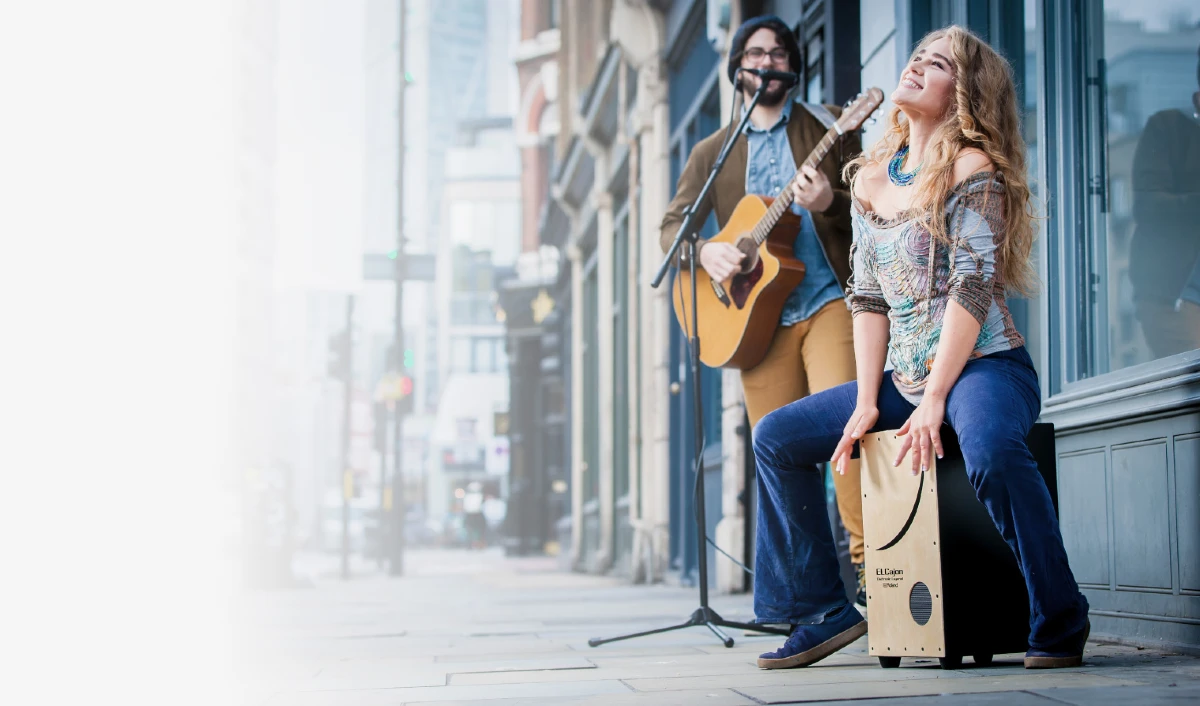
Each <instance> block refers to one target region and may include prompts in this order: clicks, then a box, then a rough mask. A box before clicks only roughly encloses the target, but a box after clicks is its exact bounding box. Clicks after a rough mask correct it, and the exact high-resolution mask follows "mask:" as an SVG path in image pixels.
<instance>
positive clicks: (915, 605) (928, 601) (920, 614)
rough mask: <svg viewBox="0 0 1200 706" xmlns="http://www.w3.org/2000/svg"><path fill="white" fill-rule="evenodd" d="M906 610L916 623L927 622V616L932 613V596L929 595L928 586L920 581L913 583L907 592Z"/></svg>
mask: <svg viewBox="0 0 1200 706" xmlns="http://www.w3.org/2000/svg"><path fill="white" fill-rule="evenodd" d="M908 612H909V613H911V614H912V619H913V620H915V621H917V625H924V624H925V623H928V622H929V616H931V615H933V596H931V595H929V587H928V586H926V585H925V584H924V583H922V582H921V581H918V582H916V583H915V584H913V587H912V591H910V592H909V594H908Z"/></svg>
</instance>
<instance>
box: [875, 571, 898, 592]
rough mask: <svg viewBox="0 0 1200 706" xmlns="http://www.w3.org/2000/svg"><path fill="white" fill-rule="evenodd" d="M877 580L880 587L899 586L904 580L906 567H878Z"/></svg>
mask: <svg viewBox="0 0 1200 706" xmlns="http://www.w3.org/2000/svg"><path fill="white" fill-rule="evenodd" d="M875 580H876V581H878V582H879V587H880V588H899V587H900V582H901V581H903V580H904V569H889V568H886V567H885V568H876V569H875Z"/></svg>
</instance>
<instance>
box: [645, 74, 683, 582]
mask: <svg viewBox="0 0 1200 706" xmlns="http://www.w3.org/2000/svg"><path fill="white" fill-rule="evenodd" d="M638 81H639V82H640V85H639V87H638V103H639V110H638V132H639V134H640V138H639V143H640V145H639V149H638V154H639V156H640V159H639V161H640V162H641V167H642V169H641V186H642V191H641V214H640V215H641V218H640V223H639V232H640V236H641V237H640V243H639V250H640V251H641V258H642V262H643V263H644V266H643V267H642V272H641V282H640V283H639V285H640V286H641V287H642V292H643V297H642V313H641V338H642V360H641V361H640V363H641V365H642V366H643V374H642V390H641V394H642V400H643V404H644V405H645V407H644V410H645V411H644V414H643V417H642V432H641V433H642V434H643V435H644V436H645V439H646V442H645V443H644V444H643V446H642V469H643V476H642V493H643V496H644V497H643V500H642V508H643V514H644V516H645V517H644V519H643V522H642V528H641V529H642V531H643V532H644V533H647V534H648V535H649V536H648V537H647V541H646V542H645V543H644V546H645V547H646V549H647V552H648V556H647V557H646V558H645V562H646V564H647V567H648V568H647V580H648V581H661V580H662V579H663V576H664V574H665V573H666V569H667V564H668V562H669V560H670V556H669V554H670V526H671V524H670V523H671V466H670V458H671V456H670V449H671V445H670V441H671V440H670V430H671V421H670V403H671V397H670V395H671V393H670V389H669V388H670V384H671V376H670V371H669V370H668V365H669V362H670V337H669V336H670V332H671V327H672V326H675V322H674V316H673V315H672V314H671V309H670V299H669V291H670V280H669V279H668V280H666V281H664V283H663V285H662V286H660V287H659V288H658V289H651V288H650V280H651V279H652V278H653V277H654V274H655V272H657V269H658V265H659V263H660V262H661V261H662V258H663V254H662V248H661V247H660V245H659V240H658V234H659V224H660V223H661V222H662V216H663V213H665V212H666V210H667V204H668V202H669V201H670V193H671V161H670V160H671V156H670V113H669V112H668V109H669V106H668V104H667V82H666V66H665V65H664V64H663V62H662V61H661V60H660V59H658V58H657V57H654V58H653V59H651V60H649V61H648V62H647V63H646V64H645V65H644V66H642V68H641V69H640V70H639V71H638Z"/></svg>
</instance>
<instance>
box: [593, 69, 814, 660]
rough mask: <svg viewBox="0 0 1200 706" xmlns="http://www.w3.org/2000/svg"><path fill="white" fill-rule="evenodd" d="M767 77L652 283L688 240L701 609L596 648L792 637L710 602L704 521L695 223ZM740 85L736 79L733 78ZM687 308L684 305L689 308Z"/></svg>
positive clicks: (659, 278)
mask: <svg viewBox="0 0 1200 706" xmlns="http://www.w3.org/2000/svg"><path fill="white" fill-rule="evenodd" d="M767 83H769V81H765V80H764V81H761V82H760V83H759V87H758V90H757V91H756V92H755V93H754V99H753V100H752V101H750V107H749V108H748V109H747V110H746V111H745V115H743V116H742V121H741V122H740V123H738V127H737V130H735V131H734V132H733V134H732V135H730V138H729V140H728V141H727V142H726V143H725V144H724V146H722V148H721V152H720V154H719V155H718V156H717V161H716V163H715V164H713V168H712V171H710V172H709V174H708V181H706V182H704V187H703V188H702V189H700V195H699V196H697V197H696V200H695V201H694V202H692V205H691V206H689V207H688V208H687V210H686V211H685V212H684V213H685V214H686V215H685V217H684V220H683V224H682V225H680V226H679V231H678V232H676V233H675V240H674V242H672V243H671V247H670V248H669V249H668V250H667V256H666V257H665V258H664V259H663V261H662V264H661V265H659V268H658V273H657V274H656V275H655V276H654V279H653V281H651V283H650V286H652V287H658V286H659V285H660V284H662V281H663V278H664V277H665V276H666V274H667V271H668V270H669V269H670V267H671V261H672V260H673V259H674V257H675V253H676V251H678V250H679V248H680V247H681V246H682V245H683V244H684V243H685V242H686V243H687V265H688V272H689V273H690V274H691V281H690V284H691V287H690V289H691V299H692V309H691V322H690V323H691V331H689V332H688V333H689V339H688V349H689V351H690V353H691V356H690V357H691V371H692V428H693V435H694V439H695V449H694V451H693V455H694V459H693V468H694V470H695V473H696V485H695V492H694V495H693V499H694V501H695V504H696V508H695V509H696V513H695V514H696V542H697V543H698V545H699V546H698V560H699V561H698V563H699V570H700V576H699V584H700V607H699V608H697V609H696V610H695V611H693V612H692V615H691V617H689V618H688V619H687V621H686V622H683V623H680V624H678V625H671V626H669V627H665V628H657V629H655V630H646V631H644V632H636V633H633V634H630V635H621V636H620V637H608V638H599V637H594V638H592V639H590V640H588V645H590V646H592V647H598V646H600V645H603V644H605V643H608V642H616V641H617V640H629V639H631V638H635V637H645V636H646V635H654V634H657V633H661V632H669V631H672V630H681V629H683V628H691V627H702V626H703V627H707V628H708V629H709V630H711V631H712V632H713V634H714V635H716V636H717V638H718V639H720V640H721V642H722V643H724V645H725V646H726V647H733V638H732V637H729V636H728V635H726V634H725V633H724V632H722V631H721V628H722V627H726V628H737V629H742V630H752V631H754V632H762V633H769V634H772V635H790V634H791V631H790V630H786V629H783V628H776V627H769V626H766V625H754V624H751V623H739V622H735V621H732V620H726V619H724V618H722V617H721V616H720V615H719V614H717V612H716V611H715V610H713V609H712V608H710V607H709V605H708V543H707V539H708V523H707V522H706V521H705V513H704V459H703V458H701V454H702V452H703V448H704V414H703V412H704V409H703V403H702V401H701V399H700V337H699V333H698V332H699V330H700V324H699V322H698V320H697V317H698V313H699V312H698V310H697V308H696V251H697V247H696V242H697V240H699V232H698V231H699V230H700V227H701V226H702V225H703V223H698V222H696V212H697V210H698V208H699V206H700V204H701V203H703V202H704V200H705V199H706V198H707V197H708V192H709V191H711V190H712V186H713V182H714V181H716V178H717V174H718V173H719V172H720V171H721V168H722V167H724V166H725V160H726V159H727V158H728V157H729V152H730V151H731V150H732V149H733V145H734V143H735V142H737V139H738V137H739V136H741V134H742V130H744V129H745V128H746V123H747V122H748V121H749V120H750V114H751V113H753V112H754V107H755V106H757V105H758V101H759V99H760V98H762V94H763V90H764V89H765V88H766V86H767ZM735 85H736V82H735ZM685 308H686V307H685Z"/></svg>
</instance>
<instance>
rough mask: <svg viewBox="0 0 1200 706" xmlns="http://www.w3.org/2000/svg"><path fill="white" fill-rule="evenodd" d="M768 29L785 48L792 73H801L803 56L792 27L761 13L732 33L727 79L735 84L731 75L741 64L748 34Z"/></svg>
mask: <svg viewBox="0 0 1200 706" xmlns="http://www.w3.org/2000/svg"><path fill="white" fill-rule="evenodd" d="M764 28H765V29H769V30H771V31H772V32H774V33H775V39H776V40H777V41H778V42H779V43H780V44H782V45H783V48H784V49H787V53H788V66H789V67H790V71H791V72H792V73H794V74H797V75H799V74H801V70H802V69H803V68H804V62H803V57H802V56H801V53H800V45H799V44H797V43H796V37H795V35H793V34H792V28H791V27H788V26H787V23H786V22H784V21H783V20H782V19H780V18H778V17H776V16H775V15H762V16H761V17H752V18H750V19H748V20H746V21H745V22H743V23H742V26H741V27H738V30H737V32H736V33H735V34H734V35H733V41H732V42H730V44H729V64H728V66H727V67H726V75H728V76H729V81H730V82H731V83H733V84H734V85H735V86H736V85H737V82H736V81H734V79H733V77H734V75H736V73H737V70H738V69H739V68H741V66H742V52H743V50H745V48H746V41H747V40H748V39H750V36H751V35H752V34H754V33H755V32H757V31H758V30H760V29H764Z"/></svg>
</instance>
